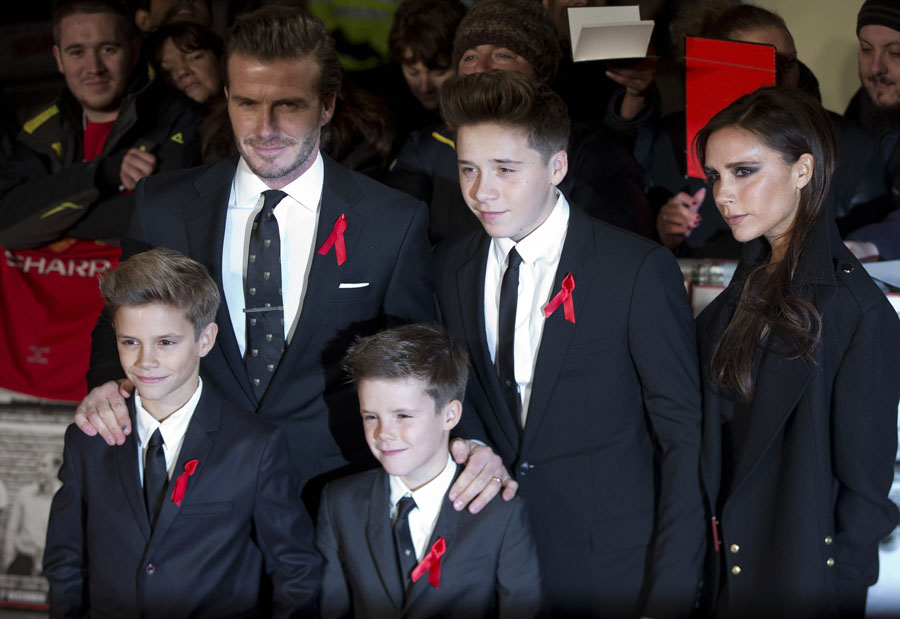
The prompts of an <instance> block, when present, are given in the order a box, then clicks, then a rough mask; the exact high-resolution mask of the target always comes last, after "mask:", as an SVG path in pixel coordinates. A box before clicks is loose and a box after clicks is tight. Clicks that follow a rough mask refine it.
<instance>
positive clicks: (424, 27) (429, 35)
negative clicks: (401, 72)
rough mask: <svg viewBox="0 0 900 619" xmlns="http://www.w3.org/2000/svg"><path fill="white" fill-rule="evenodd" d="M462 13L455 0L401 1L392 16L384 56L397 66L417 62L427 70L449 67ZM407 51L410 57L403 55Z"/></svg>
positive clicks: (462, 6) (460, 6)
mask: <svg viewBox="0 0 900 619" xmlns="http://www.w3.org/2000/svg"><path fill="white" fill-rule="evenodd" d="M465 14H466V7H465V5H463V3H462V2H460V1H459V0H403V2H401V3H400V6H398V7H397V11H396V12H395V13H394V21H393V23H392V24H391V34H390V36H389V37H388V54H389V55H390V58H391V60H392V61H394V62H397V63H404V62H408V63H413V64H415V63H416V62H421V63H422V64H424V65H425V66H426V67H428V68H429V69H447V68H449V67H450V66H452V54H453V36H454V35H455V34H456V27H457V26H459V22H461V21H462V18H463V16H464V15H465ZM407 51H409V52H411V54H412V55H411V56H407Z"/></svg>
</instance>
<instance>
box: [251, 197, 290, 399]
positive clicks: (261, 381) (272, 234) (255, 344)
mask: <svg viewBox="0 0 900 619" xmlns="http://www.w3.org/2000/svg"><path fill="white" fill-rule="evenodd" d="M286 195H287V194H286V193H284V192H283V191H278V190H276V189H270V190H268V191H264V192H263V207H262V210H261V211H260V212H259V214H258V215H257V216H256V219H255V220H254V221H253V230H252V231H251V232H250V250H249V254H248V257H247V285H246V288H245V289H244V306H245V309H244V312H246V314H247V350H246V352H245V353H244V363H245V364H246V366H247V375H248V376H249V377H250V383H251V384H252V385H253V391H254V393H255V394H256V397H257V398H262V396H263V394H264V393H265V392H266V387H268V386H269V381H270V380H272V374H274V373H275V368H277V367H278V362H279V361H280V360H281V355H282V353H283V352H284V307H283V305H282V300H281V296H282V295H281V238H280V237H279V235H278V220H277V219H275V213H274V211H275V206H276V205H277V204H278V203H279V202H280V201H281V199H282V198H284V197H285V196H286Z"/></svg>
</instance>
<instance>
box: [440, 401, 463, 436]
mask: <svg viewBox="0 0 900 619" xmlns="http://www.w3.org/2000/svg"><path fill="white" fill-rule="evenodd" d="M441 415H442V416H443V417H444V429H445V430H452V429H453V428H455V427H456V424H458V423H459V418H460V417H461V416H462V402H460V401H459V400H450V401H449V402H448V403H447V404H446V406H444V409H443V410H442V411H441Z"/></svg>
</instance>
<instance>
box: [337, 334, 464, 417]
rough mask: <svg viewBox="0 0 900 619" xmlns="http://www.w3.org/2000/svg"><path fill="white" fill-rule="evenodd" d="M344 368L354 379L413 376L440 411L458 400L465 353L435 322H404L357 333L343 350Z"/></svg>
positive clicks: (460, 392) (461, 395)
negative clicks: (369, 332)
mask: <svg viewBox="0 0 900 619" xmlns="http://www.w3.org/2000/svg"><path fill="white" fill-rule="evenodd" d="M343 366H344V370H346V371H347V373H348V374H349V375H350V378H351V379H352V380H353V382H354V383H356V384H357V385H359V383H360V382H362V381H364V380H377V379H382V380H395V379H397V380H402V379H406V378H416V379H419V380H421V381H422V382H424V383H425V385H426V386H425V393H427V394H428V395H429V396H431V398H432V399H433V400H434V404H435V407H436V409H437V410H438V411H440V410H441V409H442V408H443V407H444V406H446V405H447V404H448V403H449V402H451V401H453V400H460V401H462V399H463V397H464V396H465V393H466V381H467V380H468V378H469V354H468V353H467V352H466V349H465V348H463V347H462V346H461V345H460V344H459V342H457V341H456V340H455V339H454V338H453V336H452V335H450V332H449V331H447V330H446V329H444V328H443V327H440V326H437V325H424V324H416V325H404V326H402V327H396V328H394V329H387V330H385V331H381V332H379V333H376V334H375V335H371V336H369V337H360V338H357V339H356V342H355V343H354V344H353V345H352V346H351V347H350V349H349V350H348V351H347V355H346V356H345V357H344V362H343Z"/></svg>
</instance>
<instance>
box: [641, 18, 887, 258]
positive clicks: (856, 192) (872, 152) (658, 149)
mask: <svg viewBox="0 0 900 619" xmlns="http://www.w3.org/2000/svg"><path fill="white" fill-rule="evenodd" d="M703 36H706V37H711V38H715V39H728V40H733V41H743V42H749V43H759V44H764V45H772V46H773V47H775V50H776V51H775V65H776V83H777V84H778V85H779V86H782V87H784V88H799V89H800V90H803V91H805V92H807V93H808V94H811V95H813V96H815V97H817V98H818V82H817V81H816V79H815V76H813V74H812V72H810V71H809V69H808V68H807V67H806V66H805V65H803V64H802V63H801V62H800V61H799V60H798V59H797V51H796V48H795V46H794V39H793V37H792V36H791V33H790V31H789V30H788V28H787V25H786V24H785V22H784V20H783V19H782V18H781V17H780V16H778V15H777V14H775V13H772V12H771V11H767V10H766V9H763V8H760V7H756V6H752V5H738V6H736V7H733V8H731V9H728V10H726V11H724V12H723V13H721V14H719V16H718V17H717V18H716V19H714V20H712V21H711V22H710V23H708V24H707V25H706V30H705V31H704V32H703ZM829 115H830V116H831V118H832V120H833V121H834V123H835V126H836V129H837V148H838V151H837V167H836V169H835V171H834V178H833V180H832V182H831V185H830V187H831V189H830V194H829V199H830V200H831V201H832V202H833V204H832V207H831V209H830V212H831V213H832V214H833V215H834V216H835V217H836V219H837V223H838V230H839V232H840V233H841V234H842V235H846V234H848V233H849V232H850V231H852V230H854V229H856V228H859V227H860V226H862V225H864V223H865V222H867V221H871V220H873V219H874V220H879V219H881V217H883V213H884V210H885V204H886V203H887V201H886V199H885V195H886V190H885V187H884V182H883V180H882V178H881V175H880V173H879V172H878V170H880V169H881V165H882V164H881V157H880V155H879V153H878V151H877V149H876V148H875V147H874V145H873V144H872V141H871V139H870V138H869V137H868V136H866V135H865V134H864V133H863V132H861V131H860V130H859V129H858V128H857V127H855V126H853V124H852V123H849V122H847V121H844V120H843V119H842V118H841V117H840V116H838V115H837V114H834V113H829ZM684 127H685V125H684V114H683V113H678V114H673V115H671V116H669V117H667V118H665V119H663V121H662V122H661V123H660V125H659V127H658V128H657V129H656V135H655V136H654V138H653V151H652V154H651V158H650V161H649V162H647V163H645V165H644V168H645V172H646V174H647V177H648V178H649V184H650V189H649V190H648V195H649V196H650V201H651V204H660V203H662V206H661V207H660V208H659V212H658V213H657V216H656V230H657V235H658V238H659V240H660V242H661V243H662V244H663V245H665V246H666V247H668V248H669V249H671V250H673V251H674V252H675V253H676V254H677V255H684V256H694V257H716V258H737V257H738V256H739V254H740V248H739V245H738V244H737V242H736V241H734V237H733V236H732V235H731V234H730V232H729V229H728V226H727V224H726V223H725V221H724V220H723V219H722V217H721V216H720V215H719V213H718V211H717V210H716V207H715V202H714V201H713V199H712V194H710V193H709V192H708V191H707V188H706V187H705V185H704V183H703V181H702V180H701V179H688V178H686V169H687V159H686V155H684V154H682V153H683V150H682V149H683V148H684V145H685V133H684Z"/></svg>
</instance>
